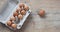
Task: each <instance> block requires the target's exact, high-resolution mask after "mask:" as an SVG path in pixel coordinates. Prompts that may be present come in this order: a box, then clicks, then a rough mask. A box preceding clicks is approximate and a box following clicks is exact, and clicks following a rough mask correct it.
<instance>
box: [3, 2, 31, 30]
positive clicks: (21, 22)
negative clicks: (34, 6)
mask: <svg viewBox="0 0 60 32" xmlns="http://www.w3.org/2000/svg"><path fill="white" fill-rule="evenodd" d="M24 4H25V3H24ZM18 5H19V4H18ZM18 5H17V6H16V7H15V8H14V9H13V10H12V13H11V14H10V15H9V17H8V18H7V20H6V22H5V23H4V21H3V24H5V25H6V26H7V27H8V28H10V29H11V30H16V29H20V28H21V27H22V25H23V24H24V22H25V20H26V19H27V17H28V16H29V14H30V13H31V10H29V11H27V12H26V14H25V15H24V16H23V19H22V20H20V22H19V23H18V24H17V28H15V29H14V28H12V27H9V26H8V25H7V24H6V23H7V21H8V20H9V19H10V17H11V16H12V15H13V12H14V11H16V8H18ZM25 5H26V4H25ZM29 8H30V7H29Z"/></svg>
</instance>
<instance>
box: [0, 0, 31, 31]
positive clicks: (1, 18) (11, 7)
mask: <svg viewBox="0 0 60 32" xmlns="http://www.w3.org/2000/svg"><path fill="white" fill-rule="evenodd" d="M18 5H19V3H18V4H16V3H15V2H12V1H11V2H9V3H8V5H7V8H6V9H5V10H4V12H3V13H1V14H0V22H1V23H3V24H5V25H6V26H7V27H8V28H10V29H12V30H16V29H20V28H21V27H22V25H23V24H24V22H25V20H26V19H27V17H28V16H29V14H30V13H31V10H29V11H27V12H26V14H25V15H24V16H23V19H22V20H20V22H19V23H17V28H16V29H14V28H12V27H9V26H8V25H7V21H8V20H9V19H10V17H11V16H12V15H13V12H15V11H16V8H18ZM26 5H27V4H26Z"/></svg>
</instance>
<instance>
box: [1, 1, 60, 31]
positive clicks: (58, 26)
mask: <svg viewBox="0 0 60 32" xmlns="http://www.w3.org/2000/svg"><path fill="white" fill-rule="evenodd" d="M40 9H43V10H45V12H46V15H45V17H43V18H42V17H40V16H39V15H38V11H39V10H40ZM31 10H32V13H31V14H30V16H29V17H28V19H27V20H26V22H25V23H24V25H23V27H22V28H21V30H17V32H60V0H31ZM0 32H14V31H12V30H10V29H8V28H7V27H5V26H4V25H2V24H0ZM15 32H16V31H15Z"/></svg>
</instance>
